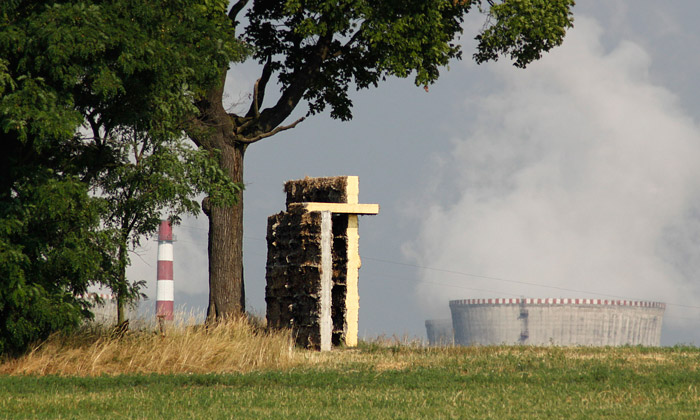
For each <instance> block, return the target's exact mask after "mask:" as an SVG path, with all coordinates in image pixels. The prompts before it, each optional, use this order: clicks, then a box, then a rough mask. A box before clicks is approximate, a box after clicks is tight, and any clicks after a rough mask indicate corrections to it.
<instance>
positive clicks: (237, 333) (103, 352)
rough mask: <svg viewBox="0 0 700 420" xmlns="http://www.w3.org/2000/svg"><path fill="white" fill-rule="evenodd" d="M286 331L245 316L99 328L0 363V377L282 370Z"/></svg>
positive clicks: (287, 355)
mask: <svg viewBox="0 0 700 420" xmlns="http://www.w3.org/2000/svg"><path fill="white" fill-rule="evenodd" d="M294 352H295V350H294V348H293V341H292V338H291V335H290V333H289V332H285V331H275V332H267V331H265V330H264V329H263V328H260V327H259V326H256V325H255V323H252V322H250V321H249V320H248V319H246V318H238V319H231V320H228V321H225V322H221V323H218V324H216V325H212V326H209V327H207V328H205V327H203V326H192V325H187V324H186V323H179V324H177V325H171V326H170V327H169V328H168V329H167V330H166V334H160V333H159V332H158V331H157V328H155V326H153V327H151V328H141V329H139V330H137V331H129V332H127V333H126V334H124V335H122V336H120V337H119V336H114V334H113V333H112V331H110V330H109V329H105V328H96V327H92V328H86V329H85V330H83V331H81V332H80V333H78V334H72V335H69V336H64V335H54V336H52V337H50V338H49V339H48V340H46V341H45V342H43V343H41V344H40V345H38V346H37V347H36V348H34V349H33V350H32V351H30V352H29V353H28V354H26V355H25V356H23V357H20V358H17V359H12V360H7V361H5V362H4V363H3V364H2V365H0V374H9V375H60V376H99V375H116V374H130V373H158V374H172V373H231V372H250V371H253V370H263V369H284V368H288V367H291V366H293V365H294V364H295V361H294V360H295V355H294Z"/></svg>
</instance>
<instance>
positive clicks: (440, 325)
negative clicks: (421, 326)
mask: <svg viewBox="0 0 700 420" xmlns="http://www.w3.org/2000/svg"><path fill="white" fill-rule="evenodd" d="M425 330H426V332H427V333H428V344H429V345H431V346H451V345H453V344H454V341H455V340H454V332H453V331H452V320H451V319H429V320H427V321H425Z"/></svg>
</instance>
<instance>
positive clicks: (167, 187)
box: [96, 128, 240, 322]
mask: <svg viewBox="0 0 700 420" xmlns="http://www.w3.org/2000/svg"><path fill="white" fill-rule="evenodd" d="M115 150H118V152H119V153H118V155H115V162H114V164H113V165H112V167H111V169H110V170H109V171H107V172H105V173H104V174H103V175H101V176H100V177H99V178H98V179H97V181H96V185H97V187H98V188H99V192H100V194H101V196H103V197H104V200H105V202H106V207H107V212H106V213H105V214H104V216H103V218H102V220H103V223H104V226H105V227H106V228H108V229H110V231H111V232H113V235H114V242H115V243H117V244H118V245H117V248H118V249H117V253H116V255H115V257H114V258H115V260H116V261H117V264H115V266H114V274H113V276H111V277H110V278H109V280H108V284H107V285H108V286H109V287H110V288H111V289H112V291H114V292H115V293H116V294H117V296H118V299H119V304H120V306H121V305H123V304H124V303H126V302H127V301H132V300H135V299H138V298H139V297H140V296H141V294H140V293H139V288H140V286H141V285H142V284H143V283H144V281H138V282H129V281H128V280H127V278H126V268H127V266H128V265H129V257H128V252H127V251H129V250H132V249H133V248H135V247H137V246H139V244H140V241H141V239H142V238H143V237H144V236H145V235H151V234H153V233H154V232H155V231H156V230H157V229H158V226H159V225H160V221H161V219H162V218H163V216H164V214H167V215H169V219H170V221H171V222H173V223H178V222H179V221H180V216H181V215H182V214H192V215H197V214H199V211H200V205H199V202H198V201H197V200H196V196H197V195H198V194H201V193H205V194H207V195H208V196H210V197H212V199H213V200H215V202H216V203H217V204H220V205H231V204H233V203H234V202H235V201H236V198H237V194H238V193H239V191H240V186H239V185H237V184H234V183H233V182H231V180H230V178H229V177H228V176H226V175H225V174H224V173H223V171H222V170H221V168H220V166H219V165H218V160H217V159H216V155H215V154H211V153H209V152H206V151H204V150H196V149H194V148H193V146H190V145H189V144H188V143H185V139H184V138H178V137H175V138H165V139H155V138H153V137H150V136H148V135H147V134H143V133H137V132H134V131H133V130H130V129H127V128H125V129H122V130H120V131H119V133H118V140H117V145H116V146H115ZM119 321H120V322H121V321H122V320H121V319H119Z"/></svg>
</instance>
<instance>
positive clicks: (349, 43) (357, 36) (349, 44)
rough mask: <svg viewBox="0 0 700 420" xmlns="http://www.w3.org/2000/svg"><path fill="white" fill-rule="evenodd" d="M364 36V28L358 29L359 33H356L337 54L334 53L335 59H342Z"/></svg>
mask: <svg viewBox="0 0 700 420" xmlns="http://www.w3.org/2000/svg"><path fill="white" fill-rule="evenodd" d="M361 34H362V28H360V29H358V30H357V32H355V33H354V34H353V35H352V37H351V38H350V40H349V41H348V42H346V43H345V45H343V46H342V47H340V49H339V50H338V51H336V52H334V53H333V57H334V58H335V57H340V56H341V55H343V54H345V52H346V51H348V50H349V49H350V48H351V47H352V44H354V43H355V41H357V40H358V39H360V35H361Z"/></svg>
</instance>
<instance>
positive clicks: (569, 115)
mask: <svg viewBox="0 0 700 420" xmlns="http://www.w3.org/2000/svg"><path fill="white" fill-rule="evenodd" d="M603 35H604V34H603V31H602V30H601V28H600V26H599V25H598V24H597V23H596V22H595V21H593V20H591V19H587V18H585V17H580V16H577V20H576V28H575V29H574V30H572V31H571V32H570V33H569V34H568V35H567V39H566V41H565V42H564V45H563V46H562V47H560V48H558V49H556V50H555V51H553V52H552V53H550V54H548V55H546V56H545V57H544V58H543V59H542V60H540V61H539V62H537V63H534V64H533V65H531V66H530V67H529V68H528V69H527V70H525V71H521V70H515V69H512V67H510V66H509V65H508V64H507V63H501V64H499V65H497V66H494V69H495V71H496V75H497V76H496V77H497V78H498V79H499V80H500V86H501V89H500V90H499V91H498V92H495V93H490V94H486V95H484V96H480V97H476V98H474V97H471V98H469V100H468V102H466V104H465V108H466V109H465V115H469V116H470V118H471V120H470V122H469V125H468V127H467V124H463V125H464V126H465V129H464V133H463V134H462V135H460V136H459V137H457V138H454V139H453V144H454V146H453V150H452V154H451V156H449V157H443V158H442V160H443V162H444V163H445V167H446V168H449V169H445V170H444V171H443V173H442V174H441V175H440V179H439V182H438V183H437V185H442V186H443V187H442V188H441V189H440V190H439V191H437V192H436V193H435V194H436V196H437V199H438V200H440V201H441V202H442V203H447V202H449V204H443V205H437V206H434V207H432V208H431V209H430V210H429V213H428V215H427V217H426V218H425V220H424V223H423V225H422V228H421V232H420V235H419V238H418V240H417V241H416V242H415V243H414V244H413V246H412V253H413V254H414V256H415V257H416V258H417V260H418V261H419V264H421V265H423V266H427V267H435V268H440V269H443V270H451V271H456V272H459V273H462V274H455V273H448V272H444V271H442V272H441V271H435V270H424V272H423V274H422V280H423V283H421V284H420V285H419V286H418V293H419V295H420V296H422V298H423V301H424V303H425V305H426V307H427V309H429V310H433V313H435V312H436V310H438V309H439V310H440V312H441V313H442V314H443V315H444V314H445V312H446V309H447V305H446V304H447V301H448V300H451V299H462V298H468V297H513V296H528V297H601V298H602V297H603V296H601V295H599V294H604V295H609V296H622V297H625V298H631V299H643V300H654V301H665V302H668V303H680V304H686V305H690V306H700V303H698V302H700V300H699V299H697V297H698V296H699V295H700V293H699V292H700V288H699V287H698V272H699V270H700V240H699V239H698V238H700V223H699V222H698V218H699V217H700V216H699V215H698V212H697V210H698V204H699V203H700V200H698V197H699V193H700V128H699V127H698V126H697V125H696V124H695V122H694V121H693V120H692V119H691V118H690V117H689V116H688V115H686V114H684V111H683V110H682V109H680V107H679V105H678V103H677V100H676V97H675V96H674V95H673V94H672V93H671V92H669V91H668V90H666V89H664V88H663V87H660V86H656V85H654V84H653V83H652V82H651V81H650V77H649V73H648V72H649V68H650V64H651V60H650V57H649V56H648V54H647V53H646V52H645V51H644V50H643V49H642V48H641V47H640V46H639V45H636V44H634V43H631V42H622V43H619V44H618V45H616V46H615V47H614V48H613V49H612V50H606V49H605V48H604V47H603V46H602V43H601V38H602V36H603ZM448 195H449V197H450V198H448ZM464 274H474V275H482V276H489V277H495V278H498V279H505V280H511V281H502V280H497V279H487V278H480V277H476V276H466V275H464ZM538 285H544V286H547V287H542V286H538ZM583 292H589V293H583ZM674 314H675V315H676V317H675V318H674V317H673V315H674ZM667 315H669V317H667V321H666V322H669V323H674V322H683V321H682V320H683V319H685V318H689V317H691V318H692V317H695V318H697V316H698V311H697V310H696V309H693V308H685V307H682V306H671V305H670V306H669V307H668V311H667ZM674 319H675V321H674Z"/></svg>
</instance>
